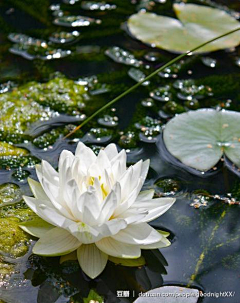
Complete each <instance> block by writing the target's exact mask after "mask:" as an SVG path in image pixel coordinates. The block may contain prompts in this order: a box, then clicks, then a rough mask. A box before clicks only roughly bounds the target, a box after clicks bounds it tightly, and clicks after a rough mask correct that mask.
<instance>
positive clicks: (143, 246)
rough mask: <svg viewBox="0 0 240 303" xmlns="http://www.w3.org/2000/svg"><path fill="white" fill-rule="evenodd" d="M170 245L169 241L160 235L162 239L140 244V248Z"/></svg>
mask: <svg viewBox="0 0 240 303" xmlns="http://www.w3.org/2000/svg"><path fill="white" fill-rule="evenodd" d="M170 245H171V242H170V241H169V240H168V239H167V238H165V237H162V239H161V240H160V241H159V242H156V243H152V244H146V245H141V246H140V248H141V249H157V248H163V247H167V246H170Z"/></svg>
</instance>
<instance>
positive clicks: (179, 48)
mask: <svg viewBox="0 0 240 303" xmlns="http://www.w3.org/2000/svg"><path fill="white" fill-rule="evenodd" d="M173 9H174V11H175V13H176V15H177V17H178V19H179V20H177V19H174V18H170V17H165V16H158V15H156V14H153V13H143V12H139V13H138V14H134V15H132V16H131V17H130V18H129V20H128V28H129V30H130V33H131V34H132V35H133V36H134V37H136V38H137V39H138V40H141V41H142V42H144V43H148V44H151V45H152V46H153V47H159V48H162V49H165V50H168V51H173V52H178V53H184V52H186V51H189V50H191V49H193V48H195V47H196V46H198V45H200V44H202V43H204V42H205V41H206V40H210V39H212V38H215V37H217V36H219V35H222V34H224V33H226V32H228V31H230V30H233V29H235V28H238V27H240V24H239V22H238V21H237V20H236V19H234V18H233V17H232V16H230V15H229V14H228V13H226V12H225V11H223V10H219V9H216V8H211V7H207V6H202V5H195V4H182V3H181V4H174V5H173ZM239 43H240V34H239V33H236V34H232V35H229V36H227V37H225V38H222V39H219V40H217V41H215V42H213V43H210V44H208V45H206V46H204V47H203V48H201V49H200V50H198V51H197V52H199V53H202V52H210V51H215V50H218V49H225V48H231V47H235V46H237V45H238V44H239Z"/></svg>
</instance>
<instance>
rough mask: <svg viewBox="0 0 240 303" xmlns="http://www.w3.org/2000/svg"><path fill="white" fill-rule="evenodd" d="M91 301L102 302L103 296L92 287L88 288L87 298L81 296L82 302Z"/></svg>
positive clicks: (89, 302) (90, 302)
mask: <svg viewBox="0 0 240 303" xmlns="http://www.w3.org/2000/svg"><path fill="white" fill-rule="evenodd" d="M92 302H96V303H103V302H104V301H103V298H102V297H101V296H100V295H99V294H98V293H97V292H96V291H95V290H94V289H91V290H90V292H89V294H88V297H87V298H83V303H92Z"/></svg>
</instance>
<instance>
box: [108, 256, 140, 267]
mask: <svg viewBox="0 0 240 303" xmlns="http://www.w3.org/2000/svg"><path fill="white" fill-rule="evenodd" d="M108 260H109V261H111V262H113V263H115V264H117V265H122V266H128V267H139V266H143V265H145V263H146V262H145V259H144V257H142V256H141V257H140V258H137V259H123V258H115V257H112V256H108Z"/></svg>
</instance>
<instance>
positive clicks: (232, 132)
mask: <svg viewBox="0 0 240 303" xmlns="http://www.w3.org/2000/svg"><path fill="white" fill-rule="evenodd" d="M163 140H164V143H165V146H166V148H167V150H168V151H169V152H170V154H172V155H173V156H174V157H176V158H177V159H178V160H180V161H181V162H182V163H183V164H185V165H187V166H190V167H192V168H195V169H197V170H200V171H203V172H205V171H208V170H210V169H211V168H213V167H214V166H215V165H216V164H217V163H218V162H219V160H220V159H221V157H222V156H223V155H225V156H227V158H228V159H230V160H231V161H232V162H233V163H234V164H235V165H236V166H237V167H240V113H238V112H235V111H228V110H221V111H217V110H213V109H200V110H196V111H189V112H187V113H183V114H180V115H178V116H176V117H174V118H173V119H172V120H171V121H169V122H168V123H167V124H166V127H165V130H164V132H163Z"/></svg>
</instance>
